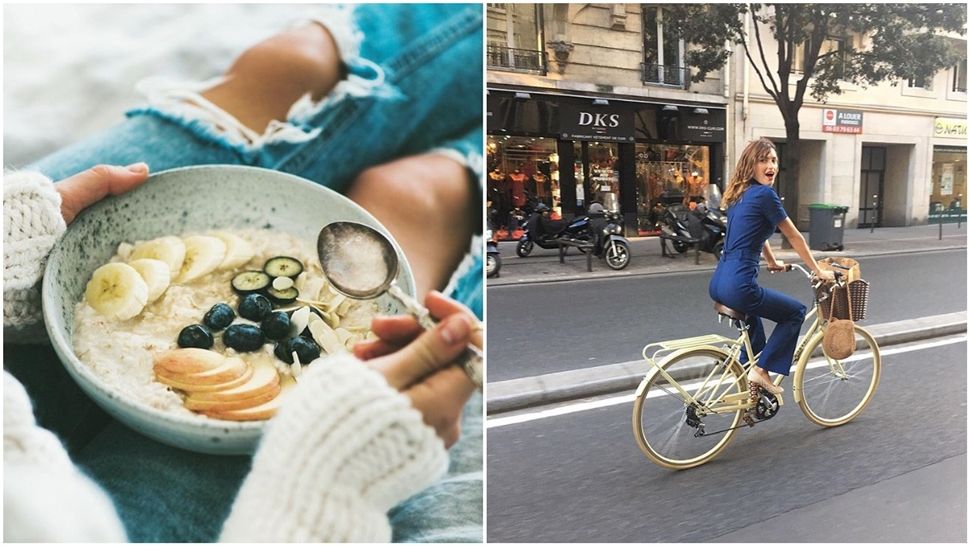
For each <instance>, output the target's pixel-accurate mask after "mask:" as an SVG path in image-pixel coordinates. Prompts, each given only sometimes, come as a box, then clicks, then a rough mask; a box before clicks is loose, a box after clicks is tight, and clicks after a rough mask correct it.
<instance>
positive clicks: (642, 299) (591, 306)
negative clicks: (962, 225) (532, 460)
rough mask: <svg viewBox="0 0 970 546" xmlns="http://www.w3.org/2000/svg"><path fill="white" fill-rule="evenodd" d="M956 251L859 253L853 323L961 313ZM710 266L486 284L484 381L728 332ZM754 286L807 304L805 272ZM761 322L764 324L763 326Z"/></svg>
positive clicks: (962, 279) (963, 258) (962, 266)
mask: <svg viewBox="0 0 970 546" xmlns="http://www.w3.org/2000/svg"><path fill="white" fill-rule="evenodd" d="M966 263H967V251H966V249H961V250H953V251H944V252H933V253H925V254H907V255H896V256H873V257H869V258H862V259H860V265H861V267H862V273H863V277H864V278H865V279H866V280H868V281H869V282H870V283H871V286H872V288H871V290H872V292H871V297H870V304H869V316H868V318H867V319H866V321H865V322H863V323H862V325H863V326H864V325H866V324H877V323H881V322H892V321H896V320H902V319H908V318H917V317H923V316H928V315H936V314H941V313H951V312H955V311H961V310H964V309H966V301H967V273H966ZM711 274H712V272H711V271H704V272H693V273H683V274H678V275H662V276H643V277H633V278H623V279H591V280H584V281H570V282H562V283H548V284H531V285H525V286H497V287H489V288H488V328H487V335H488V380H489V382H493V381H503V380H506V379H515V378H519V377H528V376H533V375H538V374H544V373H551V372H560V371H565V370H575V369H581V368H585V367H590V366H600V365H604V364H614V363H617V362H628V361H631V360H637V359H639V358H640V351H641V349H642V348H643V346H644V345H646V344H647V343H651V342H654V341H662V340H665V339H676V338H679V337H690V336H695V335H702V334H707V333H719V334H722V335H726V336H731V335H733V334H734V333H735V331H734V330H733V329H732V328H730V327H729V326H728V325H727V323H726V322H725V323H724V324H722V325H719V324H718V323H717V320H716V317H717V315H716V314H715V313H714V311H713V309H712V303H711V301H710V298H709V296H708V295H707V285H708V282H709V281H710V278H711ZM759 281H760V282H761V285H762V286H764V287H768V288H774V289H777V290H782V291H784V292H786V293H788V294H790V295H792V296H793V297H795V298H797V299H799V300H800V301H801V302H802V303H805V304H806V305H811V302H812V293H811V289H810V287H809V285H808V282H807V280H806V279H805V277H804V276H803V275H802V274H801V273H799V272H797V271H793V272H790V273H784V274H774V275H772V274H769V273H768V272H767V271H766V270H762V273H761V275H760V277H759ZM770 325H771V323H770V322H768V323H766V327H767V328H768V329H769V331H770V328H771V326H770Z"/></svg>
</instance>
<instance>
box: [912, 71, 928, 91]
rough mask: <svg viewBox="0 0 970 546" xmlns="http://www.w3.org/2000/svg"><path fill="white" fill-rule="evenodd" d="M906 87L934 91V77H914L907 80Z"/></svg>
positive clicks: (924, 75)
mask: <svg viewBox="0 0 970 546" xmlns="http://www.w3.org/2000/svg"><path fill="white" fill-rule="evenodd" d="M906 85H908V86H909V87H919V88H922V89H926V90H927V91H932V90H933V75H932V74H921V75H917V76H913V77H912V78H909V79H908V80H906Z"/></svg>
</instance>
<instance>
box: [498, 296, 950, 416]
mask: <svg viewBox="0 0 970 546" xmlns="http://www.w3.org/2000/svg"><path fill="white" fill-rule="evenodd" d="M866 329H867V330H868V331H869V333H870V334H872V336H873V337H874V338H875V340H876V343H878V344H879V346H880V347H887V346H890V345H899V344H902V343H910V342H913V341H919V340H923V339H930V338H936V337H943V336H948V335H953V334H960V333H965V332H966V331H967V312H966V311H959V312H956V313H946V314H942V315H932V316H928V317H921V318H916V319H907V320H900V321H896V322H885V323H882V324H874V325H872V326H870V327H867V328H866ZM644 373H646V364H645V363H644V362H643V361H642V360H636V361H631V362H621V363H619V364H608V365H605V366H595V367H592V368H583V369H579V370H569V371H565V372H556V373H550V374H543V375H537V376H532V377H523V378H520V379H509V380H506V381H497V382H495V383H488V385H487V390H486V393H487V402H486V408H487V410H486V411H487V413H488V415H493V414H497V413H502V412H508V411H512V410H517V409H524V408H530V407H535V406H542V405H546V404H553V403H556V402H565V401H568V400H575V399H577V398H586V397H590V396H599V395H604V394H612V393H615V392H620V391H627V390H632V389H635V388H636V387H637V386H638V385H639V384H640V380H641V379H642V378H643V375H644Z"/></svg>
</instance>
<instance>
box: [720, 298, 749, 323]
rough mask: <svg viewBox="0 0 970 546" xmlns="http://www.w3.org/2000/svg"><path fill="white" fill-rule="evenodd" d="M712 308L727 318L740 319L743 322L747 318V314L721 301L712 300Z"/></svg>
mask: <svg viewBox="0 0 970 546" xmlns="http://www.w3.org/2000/svg"><path fill="white" fill-rule="evenodd" d="M714 310H715V311H717V314H719V315H723V316H725V317H727V318H729V319H734V320H740V321H741V322H745V321H747V320H748V315H746V314H744V313H742V312H741V311H735V310H734V309H731V308H730V307H728V306H727V305H724V304H723V303H718V302H714Z"/></svg>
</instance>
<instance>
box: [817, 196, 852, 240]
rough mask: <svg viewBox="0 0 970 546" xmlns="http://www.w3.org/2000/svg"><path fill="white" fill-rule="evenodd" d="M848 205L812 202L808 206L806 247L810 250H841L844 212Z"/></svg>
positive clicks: (847, 210) (847, 209)
mask: <svg viewBox="0 0 970 546" xmlns="http://www.w3.org/2000/svg"><path fill="white" fill-rule="evenodd" d="M847 212H849V207H843V206H841V205H828V204H825V203H812V204H811V205H809V206H808V247H809V248H811V249H812V250H842V249H843V248H845V247H844V246H843V245H842V235H843V232H844V231H845V214H846V213H847Z"/></svg>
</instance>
